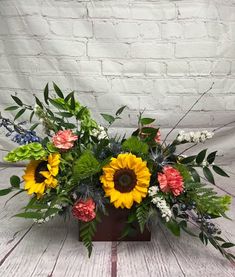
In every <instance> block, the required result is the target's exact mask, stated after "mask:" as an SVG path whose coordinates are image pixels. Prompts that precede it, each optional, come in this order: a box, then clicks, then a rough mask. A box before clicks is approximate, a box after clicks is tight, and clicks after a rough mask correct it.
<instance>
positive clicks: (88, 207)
mask: <svg viewBox="0 0 235 277" xmlns="http://www.w3.org/2000/svg"><path fill="white" fill-rule="evenodd" d="M94 210H95V202H94V201H93V199H92V198H89V199H87V200H86V201H83V200H78V201H77V202H76V203H75V204H74V206H73V209H72V214H73V216H74V217H76V218H77V219H79V220H81V221H84V222H89V221H91V220H93V219H94V218H95V217H96V213H95V211H94Z"/></svg>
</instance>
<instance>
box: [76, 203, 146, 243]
mask: <svg viewBox="0 0 235 277" xmlns="http://www.w3.org/2000/svg"><path fill="white" fill-rule="evenodd" d="M107 211H108V215H107V216H105V215H104V216H103V217H102V218H101V220H102V221H101V223H98V225H97V231H96V234H95V236H94V238H93V241H120V237H121V235H122V232H123V230H124V228H125V226H126V221H127V218H128V215H129V213H130V210H128V209H121V208H119V209H116V208H115V207H113V206H108V207H107ZM134 227H135V229H136V232H135V233H134V234H132V235H131V236H128V237H125V238H124V239H122V240H124V241H150V240H151V233H150V231H149V230H148V229H145V230H144V232H143V233H141V232H140V229H139V226H138V223H137V222H136V224H135V226H134ZM79 239H80V238H79Z"/></svg>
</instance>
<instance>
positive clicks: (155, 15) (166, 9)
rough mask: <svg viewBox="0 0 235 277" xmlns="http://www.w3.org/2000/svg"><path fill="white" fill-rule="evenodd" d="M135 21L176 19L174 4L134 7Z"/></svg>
mask: <svg viewBox="0 0 235 277" xmlns="http://www.w3.org/2000/svg"><path fill="white" fill-rule="evenodd" d="M131 12H132V17H133V18H134V19H144V20H165V19H174V18H175V17H176V10H175V6H174V4H173V3H166V4H164V3H154V4H153V5H142V4H139V5H134V6H133V7H132V9H131Z"/></svg>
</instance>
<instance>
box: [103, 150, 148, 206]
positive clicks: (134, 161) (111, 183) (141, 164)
mask: <svg viewBox="0 0 235 277" xmlns="http://www.w3.org/2000/svg"><path fill="white" fill-rule="evenodd" d="M150 175H151V174H150V172H149V169H148V167H147V162H146V161H143V160H142V159H141V158H137V157H136V156H135V155H133V154H131V153H125V154H119V155H118V156H117V158H112V159H111V162H110V163H109V164H108V165H106V166H104V167H103V175H102V176H101V177H100V181H101V183H102V184H103V189H104V191H105V196H109V197H110V202H111V203H113V204H114V206H115V207H116V208H119V207H121V208H127V209H130V208H131V207H132V205H133V202H134V201H135V202H137V203H140V202H141V201H142V198H144V197H146V195H147V192H148V187H149V182H150Z"/></svg>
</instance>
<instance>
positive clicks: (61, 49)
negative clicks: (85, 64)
mask: <svg viewBox="0 0 235 277" xmlns="http://www.w3.org/2000/svg"><path fill="white" fill-rule="evenodd" d="M41 45H42V51H43V53H45V54H47V55H52V56H54V55H59V56H76V57H77V56H83V55H84V54H85V51H86V48H85V44H84V43H82V42H77V41H66V40H55V39H53V40H43V41H42V42H41Z"/></svg>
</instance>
